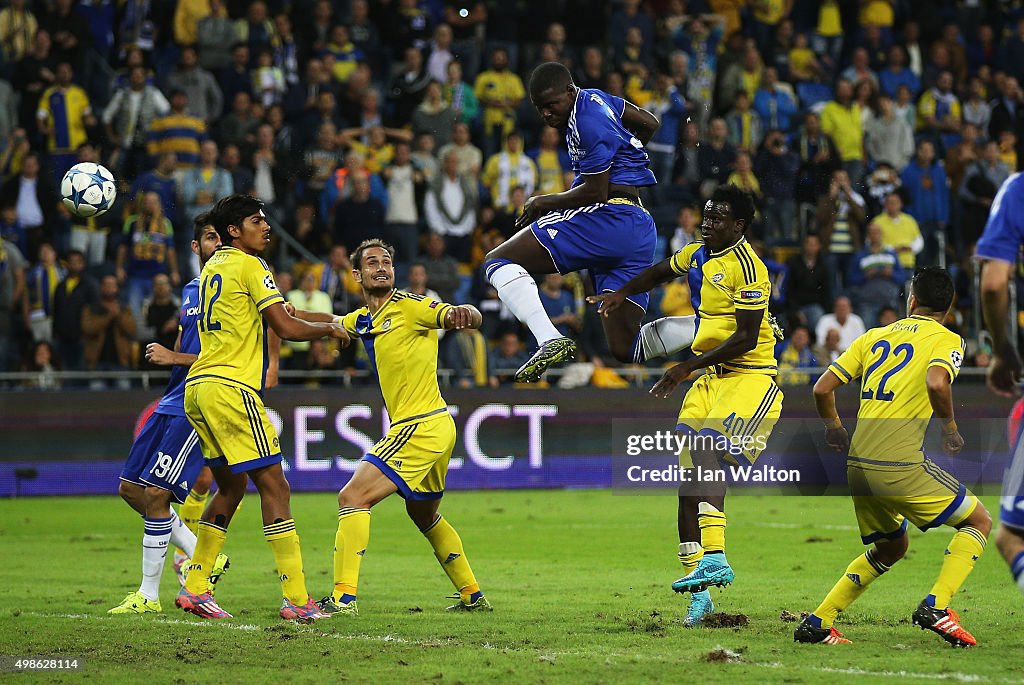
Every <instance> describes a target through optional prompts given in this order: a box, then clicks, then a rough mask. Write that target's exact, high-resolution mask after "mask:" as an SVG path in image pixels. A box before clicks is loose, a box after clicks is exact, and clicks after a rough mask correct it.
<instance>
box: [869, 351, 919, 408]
mask: <svg viewBox="0 0 1024 685" xmlns="http://www.w3.org/2000/svg"><path fill="white" fill-rule="evenodd" d="M871 351H872V352H878V351H881V353H882V354H881V356H879V357H878V359H876V360H875V361H874V362H873V363H872V364H871V366H869V367H868V370H867V373H865V374H864V381H863V383H862V385H861V387H862V388H863V390H862V391H861V393H860V397H861V399H863V400H879V401H881V402H892V400H893V398H894V397H895V396H896V395H894V394H893V393H892V392H889V391H887V390H886V389H885V384H886V382H888V380H889V379H890V378H891V377H892V376H893V375H895V374H896V373H898V372H899V371H900V370H901V369H903V367H904V366H906V365H907V364H909V363H910V360H911V358H912V357H913V356H914V346H913V345H911V344H910V343H903V344H901V345H897V346H896V349H895V350H893V349H892V348H891V346H890V345H889V341H888V340H879V341H878V342H876V343H875V344H874V345H872V347H871ZM890 352H891V353H892V356H894V357H899V356H901V355H902V357H903V358H902V359H900V361H899V362H898V363H897V364H896V366H894V367H892V368H891V369H889V370H888V371H886V372H885V373H884V374H882V380H880V381H878V389H877V390H874V391H873V390H871V388H869V387H868V378H870V377H871V374H872V373H874V372H875V371H877V370H878V367H880V366H881V365H882V364H884V363H885V361H886V360H887V359H888V358H889V353H890Z"/></svg>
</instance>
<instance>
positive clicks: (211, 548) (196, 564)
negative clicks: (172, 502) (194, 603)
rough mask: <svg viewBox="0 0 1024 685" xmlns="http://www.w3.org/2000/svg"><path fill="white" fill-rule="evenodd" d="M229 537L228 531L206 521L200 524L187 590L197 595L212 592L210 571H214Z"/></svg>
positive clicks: (189, 566) (190, 565) (189, 567)
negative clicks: (218, 557)
mask: <svg viewBox="0 0 1024 685" xmlns="http://www.w3.org/2000/svg"><path fill="white" fill-rule="evenodd" d="M227 537H228V531H227V530H226V529H224V528H221V527H220V526H218V525H215V524H213V523H207V522H206V521H200V522H199V531H198V532H197V533H196V553H195V554H193V555H192V562H191V563H190V564H189V565H188V577H187V578H186V579H185V589H186V590H188V591H189V592H191V593H193V594H197V595H201V594H204V593H206V592H209V591H210V571H212V570H213V562H215V561H216V560H217V555H218V554H220V551H221V550H222V549H224V541H225V540H226V539H227Z"/></svg>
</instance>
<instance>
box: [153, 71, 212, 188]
mask: <svg viewBox="0 0 1024 685" xmlns="http://www.w3.org/2000/svg"><path fill="white" fill-rule="evenodd" d="M204 140H206V122H205V121H203V120H202V119H200V118H199V117H196V116H193V115H191V114H189V113H188V95H187V94H186V93H185V92H184V91H181V90H175V91H172V92H171V112H170V114H168V115H167V116H164V117H159V118H158V119H155V120H154V121H153V124H152V125H151V126H150V128H149V142H148V143H147V149H148V150H149V156H150V157H152V158H153V159H154V160H155V159H156V158H158V157H159V156H160V155H162V154H163V153H165V152H173V153H174V154H175V156H176V157H177V158H178V167H179V168H181V169H191V168H192V167H194V166H195V165H196V164H197V163H198V162H199V146H200V144H201V143H202V142H203V141H204Z"/></svg>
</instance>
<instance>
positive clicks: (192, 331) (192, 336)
mask: <svg viewBox="0 0 1024 685" xmlns="http://www.w3.org/2000/svg"><path fill="white" fill-rule="evenodd" d="M178 326H179V327H180V328H181V345H180V346H179V348H178V351H179V352H181V353H182V354H199V279H198V278H194V279H192V280H191V281H189V282H188V284H187V285H185V287H184V288H182V291H181V312H180V314H179V317H178ZM187 375H188V367H185V366H172V367H171V380H170V381H168V382H167V389H166V390H165V391H164V396H163V399H161V400H160V404H158V405H157V408H156V412H155V413H157V414H171V415H173V416H184V415H185V377H186V376H187Z"/></svg>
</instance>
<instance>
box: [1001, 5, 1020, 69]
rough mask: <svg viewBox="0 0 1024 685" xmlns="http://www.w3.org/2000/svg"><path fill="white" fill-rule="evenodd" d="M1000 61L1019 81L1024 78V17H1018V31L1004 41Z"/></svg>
mask: <svg viewBox="0 0 1024 685" xmlns="http://www.w3.org/2000/svg"><path fill="white" fill-rule="evenodd" d="M999 62H1000V64H1004V65H1006V67H1007V71H1008V72H1009V73H1010V74H1012V75H1013V76H1014V78H1016V79H1017V80H1018V81H1021V80H1024V17H1020V18H1018V19H1017V25H1016V31H1015V32H1014V34H1013V35H1012V36H1011V37H1010V38H1009V39H1008V40H1007V41H1006V42H1005V43H1004V45H1003V51H1002V58H1001V59H1000V60H999Z"/></svg>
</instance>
